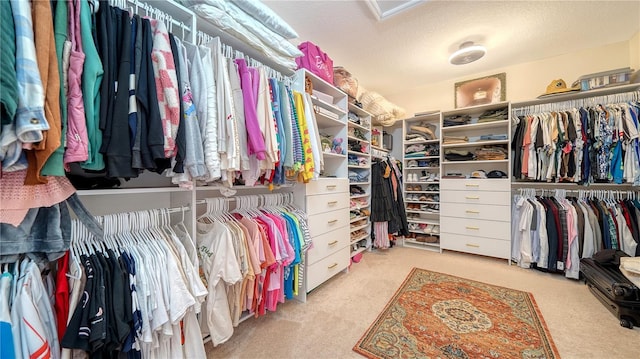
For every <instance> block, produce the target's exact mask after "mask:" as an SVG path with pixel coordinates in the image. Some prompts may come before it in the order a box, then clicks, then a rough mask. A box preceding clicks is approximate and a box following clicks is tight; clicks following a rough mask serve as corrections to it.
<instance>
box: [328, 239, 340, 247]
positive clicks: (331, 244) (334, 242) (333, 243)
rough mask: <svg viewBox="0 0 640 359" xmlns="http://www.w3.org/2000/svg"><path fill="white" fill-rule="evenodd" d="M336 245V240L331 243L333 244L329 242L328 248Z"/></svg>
mask: <svg viewBox="0 0 640 359" xmlns="http://www.w3.org/2000/svg"><path fill="white" fill-rule="evenodd" d="M336 243H338V241H337V240H335V241H333V242H329V245H330V246H333V245H335V244H336Z"/></svg>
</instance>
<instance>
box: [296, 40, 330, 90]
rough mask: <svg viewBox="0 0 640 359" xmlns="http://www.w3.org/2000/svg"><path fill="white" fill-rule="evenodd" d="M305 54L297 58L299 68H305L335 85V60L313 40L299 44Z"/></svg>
mask: <svg viewBox="0 0 640 359" xmlns="http://www.w3.org/2000/svg"><path fill="white" fill-rule="evenodd" d="M298 49H300V51H302V53H303V54H304V55H302V56H300V57H298V58H296V64H298V69H301V68H305V69H307V70H309V71H311V72H312V73H313V74H315V75H317V76H318V77H320V78H322V79H323V80H325V81H327V82H328V83H330V84H332V85H333V60H331V58H330V57H329V55H327V54H326V53H325V52H324V51H322V50H321V49H320V47H319V46H318V45H316V44H314V43H313V42H311V41H305V42H303V43H301V44H300V45H298Z"/></svg>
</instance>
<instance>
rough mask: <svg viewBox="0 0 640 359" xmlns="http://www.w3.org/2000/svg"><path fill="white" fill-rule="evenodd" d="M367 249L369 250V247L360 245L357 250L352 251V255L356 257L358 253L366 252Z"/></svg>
mask: <svg viewBox="0 0 640 359" xmlns="http://www.w3.org/2000/svg"><path fill="white" fill-rule="evenodd" d="M366 250H367V247H359V248H358V249H357V250H355V251H351V257H354V256H356V255H357V254H360V253H362V252H364V251H366Z"/></svg>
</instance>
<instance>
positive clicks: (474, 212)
mask: <svg viewBox="0 0 640 359" xmlns="http://www.w3.org/2000/svg"><path fill="white" fill-rule="evenodd" d="M464 212H465V213H470V214H478V213H480V211H472V210H466V211H464Z"/></svg>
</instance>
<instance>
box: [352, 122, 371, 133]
mask: <svg viewBox="0 0 640 359" xmlns="http://www.w3.org/2000/svg"><path fill="white" fill-rule="evenodd" d="M347 124H348V125H349V127H354V128H359V129H361V130H362V131H367V132H369V129H368V128H366V127H364V126H362V125H361V124H358V123H355V122H351V121H348V120H347Z"/></svg>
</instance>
